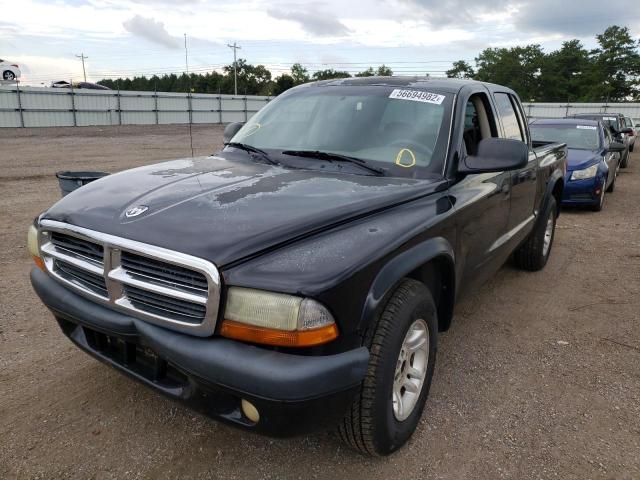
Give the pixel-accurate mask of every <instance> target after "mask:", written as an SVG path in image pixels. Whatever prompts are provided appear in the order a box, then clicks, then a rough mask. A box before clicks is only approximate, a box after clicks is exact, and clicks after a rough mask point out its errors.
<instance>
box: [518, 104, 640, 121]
mask: <svg viewBox="0 0 640 480" xmlns="http://www.w3.org/2000/svg"><path fill="white" fill-rule="evenodd" d="M523 106H524V109H525V112H526V114H527V116H528V117H529V118H563V117H568V116H569V115H573V114H576V113H622V114H623V115H625V116H627V117H631V118H640V103H524V104H523ZM634 123H635V122H634Z"/></svg>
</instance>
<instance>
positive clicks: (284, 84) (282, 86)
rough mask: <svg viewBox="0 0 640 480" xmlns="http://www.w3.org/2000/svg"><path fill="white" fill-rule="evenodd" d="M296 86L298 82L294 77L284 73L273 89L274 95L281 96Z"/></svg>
mask: <svg viewBox="0 0 640 480" xmlns="http://www.w3.org/2000/svg"><path fill="white" fill-rule="evenodd" d="M295 86H296V80H295V78H294V77H293V76H291V75H288V74H286V73H283V74H282V75H280V76H279V77H278V78H276V81H275V85H274V87H273V94H274V95H280V94H281V93H282V92H284V91H286V90H289V89H290V88H293V87H295Z"/></svg>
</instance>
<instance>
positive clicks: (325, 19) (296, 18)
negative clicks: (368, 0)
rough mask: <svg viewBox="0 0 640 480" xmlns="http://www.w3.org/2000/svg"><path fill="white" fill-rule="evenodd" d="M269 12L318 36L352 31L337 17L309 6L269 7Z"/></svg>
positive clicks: (278, 18) (344, 33) (346, 33)
mask: <svg viewBox="0 0 640 480" xmlns="http://www.w3.org/2000/svg"><path fill="white" fill-rule="evenodd" d="M267 14H268V15H269V16H271V17H273V18H275V19H277V20H289V21H292V22H295V23H297V24H299V25H300V26H301V27H302V29H303V30H305V31H306V32H308V33H311V34H312V35H318V36H342V35H348V34H349V33H350V31H349V29H348V28H347V27H346V26H345V25H344V24H343V23H341V22H340V20H338V19H337V18H336V17H334V16H332V15H329V14H326V13H320V12H317V11H314V10H310V9H309V8H306V7H305V9H304V10H303V9H288V10H285V9H283V8H269V9H267Z"/></svg>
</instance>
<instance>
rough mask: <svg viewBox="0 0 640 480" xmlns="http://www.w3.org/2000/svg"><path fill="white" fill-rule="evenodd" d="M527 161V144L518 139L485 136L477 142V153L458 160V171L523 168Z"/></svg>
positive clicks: (474, 171)
mask: <svg viewBox="0 0 640 480" xmlns="http://www.w3.org/2000/svg"><path fill="white" fill-rule="evenodd" d="M528 161H529V146H528V145H527V144H526V143H524V142H522V141H520V140H509V139H506V138H485V139H484V140H481V141H480V143H479V144H478V153H477V154H476V155H468V156H467V157H465V158H463V159H461V160H460V162H459V164H458V172H460V173H464V174H466V173H487V172H503V171H507V170H517V169H519V168H524V167H525V166H526V165H527V162H528Z"/></svg>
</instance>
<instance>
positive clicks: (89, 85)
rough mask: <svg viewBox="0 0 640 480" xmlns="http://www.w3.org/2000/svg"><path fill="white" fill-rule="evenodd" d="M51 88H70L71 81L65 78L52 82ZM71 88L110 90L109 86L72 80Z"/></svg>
mask: <svg viewBox="0 0 640 480" xmlns="http://www.w3.org/2000/svg"><path fill="white" fill-rule="evenodd" d="M51 88H71V83H70V82H67V81H65V80H60V81H57V82H52V83H51ZM73 88H86V89H89V90H111V89H110V88H109V87H105V86H104V85H100V84H98V83H91V82H74V83H73Z"/></svg>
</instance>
